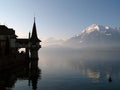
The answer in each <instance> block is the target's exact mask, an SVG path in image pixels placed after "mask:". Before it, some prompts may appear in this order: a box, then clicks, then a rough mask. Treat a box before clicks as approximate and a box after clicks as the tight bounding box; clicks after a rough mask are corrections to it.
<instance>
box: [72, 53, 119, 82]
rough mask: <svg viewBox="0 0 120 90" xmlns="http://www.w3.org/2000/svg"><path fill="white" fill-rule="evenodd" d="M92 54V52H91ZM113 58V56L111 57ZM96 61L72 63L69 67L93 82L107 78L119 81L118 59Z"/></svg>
mask: <svg viewBox="0 0 120 90" xmlns="http://www.w3.org/2000/svg"><path fill="white" fill-rule="evenodd" d="M91 53H92V52H91ZM112 56H114V55H112ZM95 59H96V60H89V59H88V60H85V61H80V60H78V61H77V60H76V61H72V62H71V65H72V66H73V67H74V69H76V70H79V71H80V72H81V73H82V74H84V75H86V76H87V77H88V78H91V79H94V80H97V81H98V80H99V81H100V80H102V81H103V80H106V79H108V77H109V76H111V77H113V78H114V79H117V80H119V79H120V76H119V73H120V70H119V68H120V65H119V63H120V60H119V58H118V59H117V60H116V59H115V60H111V58H110V57H108V58H107V59H104V60H102V59H99V58H98V59H97V58H95Z"/></svg>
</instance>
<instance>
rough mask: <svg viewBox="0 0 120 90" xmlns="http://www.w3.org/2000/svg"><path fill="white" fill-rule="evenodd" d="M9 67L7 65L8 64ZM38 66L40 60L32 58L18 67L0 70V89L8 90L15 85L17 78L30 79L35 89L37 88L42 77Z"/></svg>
mask: <svg viewBox="0 0 120 90" xmlns="http://www.w3.org/2000/svg"><path fill="white" fill-rule="evenodd" d="M6 67H7V66H6ZM40 74H41V70H40V69H39V68H38V60H31V62H30V63H24V64H22V65H18V66H17V67H14V68H13V67H12V68H7V69H5V68H4V70H2V69H1V70H0V90H8V89H11V88H13V87H14V85H15V83H16V81H17V80H19V79H20V80H28V81H29V85H30V86H32V89H33V90H37V82H38V79H39V78H40V77H41V76H40Z"/></svg>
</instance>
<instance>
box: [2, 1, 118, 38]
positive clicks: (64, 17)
mask: <svg viewBox="0 0 120 90" xmlns="http://www.w3.org/2000/svg"><path fill="white" fill-rule="evenodd" d="M0 11H1V12H0V23H1V24H5V25H7V26H8V27H10V28H13V29H15V30H16V34H17V35H18V36H20V37H27V36H28V32H29V31H31V29H32V25H33V17H34V15H35V16H36V25H37V30H38V36H39V37H40V38H41V39H44V38H49V37H55V38H62V39H66V38H69V37H71V36H73V35H75V34H79V33H80V31H81V30H82V29H84V28H86V27H87V26H89V25H91V24H93V23H94V24H101V25H108V26H112V27H119V26H120V0H0Z"/></svg>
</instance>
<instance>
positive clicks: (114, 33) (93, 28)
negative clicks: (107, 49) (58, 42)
mask: <svg viewBox="0 0 120 90" xmlns="http://www.w3.org/2000/svg"><path fill="white" fill-rule="evenodd" d="M65 44H67V45H76V46H85V45H87V46H94V45H97V46H104V45H117V46H118V45H119V44H120V31H119V30H118V29H114V28H111V27H109V26H102V25H97V24H92V25H90V26H89V27H87V28H86V29H84V30H83V31H82V32H81V33H80V34H79V35H76V36H74V37H71V38H70V39H68V40H67V41H65Z"/></svg>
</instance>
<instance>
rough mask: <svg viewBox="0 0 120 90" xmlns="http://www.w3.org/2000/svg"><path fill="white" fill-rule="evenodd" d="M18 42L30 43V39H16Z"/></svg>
mask: <svg viewBox="0 0 120 90" xmlns="http://www.w3.org/2000/svg"><path fill="white" fill-rule="evenodd" d="M16 42H17V43H20V44H23V43H25V44H28V43H29V39H26V38H23V39H16Z"/></svg>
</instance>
